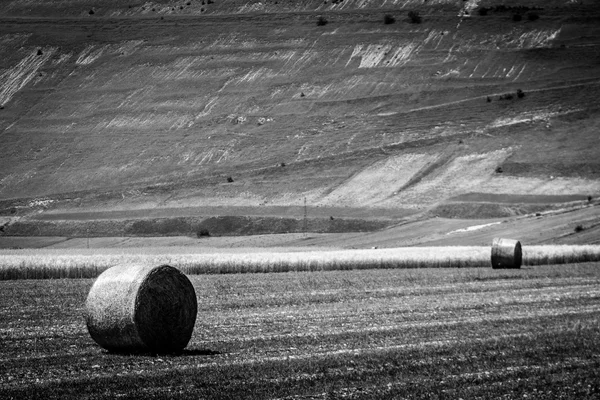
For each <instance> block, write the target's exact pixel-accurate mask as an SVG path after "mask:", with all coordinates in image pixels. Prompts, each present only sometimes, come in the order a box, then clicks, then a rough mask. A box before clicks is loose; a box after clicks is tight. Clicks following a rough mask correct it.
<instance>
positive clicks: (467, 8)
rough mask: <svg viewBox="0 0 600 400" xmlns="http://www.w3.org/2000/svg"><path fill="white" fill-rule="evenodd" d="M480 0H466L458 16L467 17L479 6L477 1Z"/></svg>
mask: <svg viewBox="0 0 600 400" xmlns="http://www.w3.org/2000/svg"><path fill="white" fill-rule="evenodd" d="M480 1H481V0H467V1H466V2H464V4H463V6H462V8H461V9H460V11H459V12H458V16H459V17H469V16H471V14H473V11H474V10H475V9H476V8H477V7H479V2H480Z"/></svg>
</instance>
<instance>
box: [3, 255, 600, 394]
mask: <svg viewBox="0 0 600 400" xmlns="http://www.w3.org/2000/svg"><path fill="white" fill-rule="evenodd" d="M599 267H600V265H599V264H598V263H584V264H570V265H560V266H535V267H525V268H523V269H521V270H510V271H508V270H504V271H499V270H491V269H483V268H462V269H454V268H449V269H404V270H398V269H394V270H391V269H388V270H384V269H379V270H368V271H364V270H363V271H320V272H290V273H277V274H274V273H267V274H237V275H217V274H214V275H202V276H192V277H191V280H192V282H193V284H194V286H195V289H196V293H197V296H198V303H199V316H198V319H197V322H196V326H195V330H194V334H193V336H192V340H191V342H190V344H189V346H188V347H187V349H186V350H185V351H184V352H183V354H178V355H151V354H137V355H134V354H130V355H119V354H109V353H107V352H105V351H104V350H102V349H101V348H100V347H99V346H97V345H96V344H95V343H94V342H93V341H92V339H91V338H90V337H89V335H88V333H87V331H86V327H85V324H84V321H83V317H82V315H83V303H84V301H85V297H86V295H87V293H88V291H89V289H90V287H91V285H92V282H93V281H92V280H91V279H81V280H77V279H65V280H46V281H38V280H19V281H4V282H0V287H1V290H0V301H1V304H2V305H3V307H2V310H1V313H2V316H1V318H0V321H2V322H1V325H0V335H1V336H0V338H1V341H2V346H1V347H0V358H1V362H0V365H2V367H1V368H2V373H0V394H1V395H2V397H3V398H5V399H10V398H25V397H26V398H44V399H46V398H94V399H96V398H117V397H119V398H139V397H145V398H189V397H194V398H211V399H212V398H214V399H233V398H255V399H259V398H260V399H262V398H270V399H275V398H279V399H281V398H285V399H324V398H369V399H373V398H385V399H389V398H459V397H462V398H503V397H504V398H523V397H525V395H527V396H529V397H533V398H538V399H539V398H553V399H555V398H575V397H577V398H598V397H600V384H599V382H600V368H599V367H600V350H599V348H598V340H599V339H600V301H599V300H600V268H599Z"/></svg>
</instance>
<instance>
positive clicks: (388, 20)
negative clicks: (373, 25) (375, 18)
mask: <svg viewBox="0 0 600 400" xmlns="http://www.w3.org/2000/svg"><path fill="white" fill-rule="evenodd" d="M394 22H396V18H394V16H393V15H391V14H385V16H384V17H383V23H384V24H386V25H390V24H393V23H394Z"/></svg>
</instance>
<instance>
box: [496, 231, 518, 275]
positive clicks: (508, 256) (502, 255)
mask: <svg viewBox="0 0 600 400" xmlns="http://www.w3.org/2000/svg"><path fill="white" fill-rule="evenodd" d="M522 260H523V255H522V252H521V243H520V242H519V241H518V240H513V239H502V238H494V240H493V241H492V268H493V269H501V268H516V269H518V268H521V262H522Z"/></svg>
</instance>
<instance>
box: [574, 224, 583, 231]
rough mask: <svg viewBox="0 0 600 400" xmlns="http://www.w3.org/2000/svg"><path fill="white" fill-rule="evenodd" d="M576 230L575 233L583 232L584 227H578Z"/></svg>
mask: <svg viewBox="0 0 600 400" xmlns="http://www.w3.org/2000/svg"><path fill="white" fill-rule="evenodd" d="M574 230H575V232H581V231H583V225H577V226H576V227H575V229H574Z"/></svg>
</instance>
